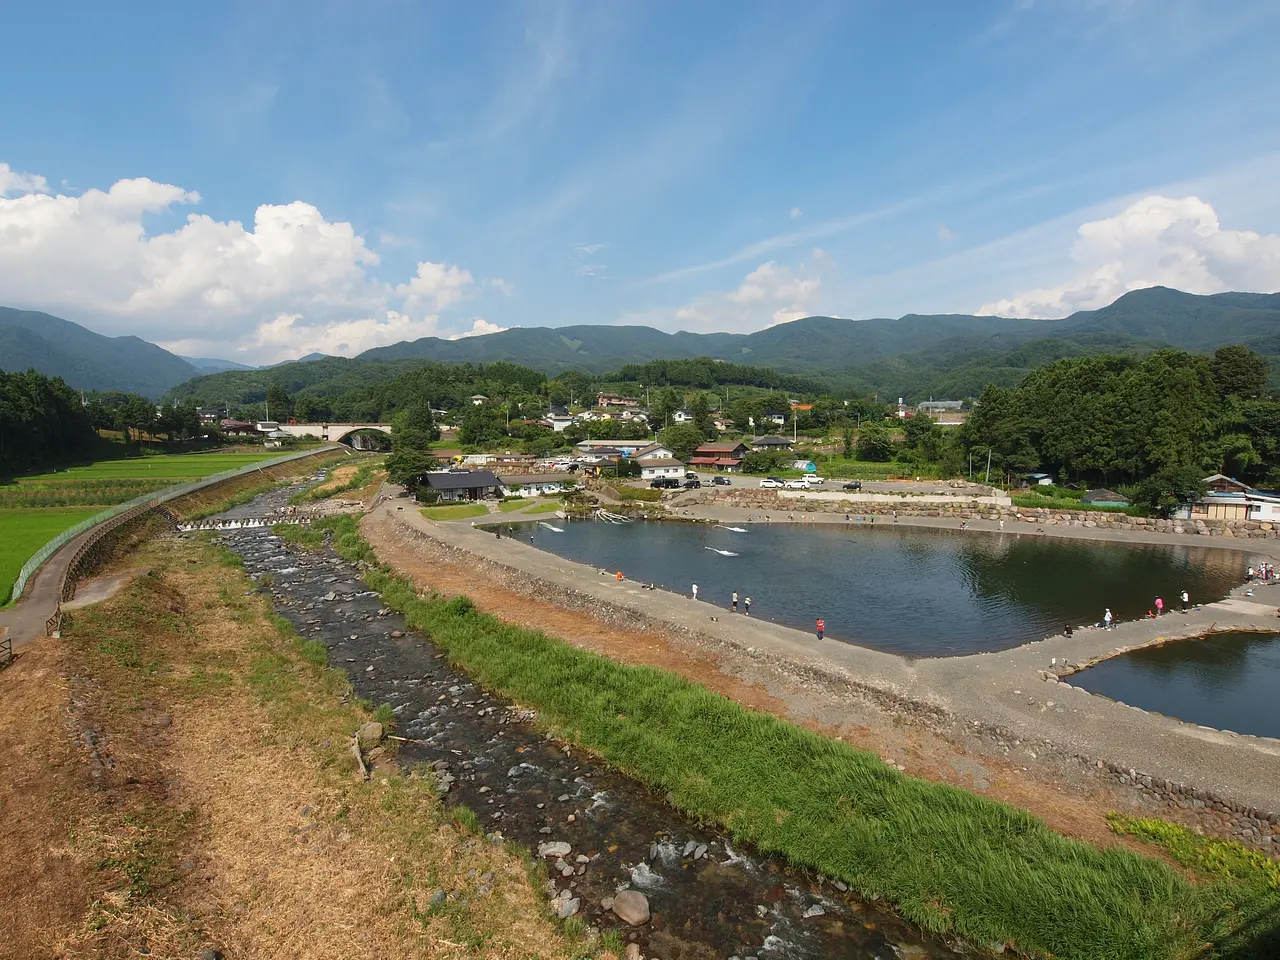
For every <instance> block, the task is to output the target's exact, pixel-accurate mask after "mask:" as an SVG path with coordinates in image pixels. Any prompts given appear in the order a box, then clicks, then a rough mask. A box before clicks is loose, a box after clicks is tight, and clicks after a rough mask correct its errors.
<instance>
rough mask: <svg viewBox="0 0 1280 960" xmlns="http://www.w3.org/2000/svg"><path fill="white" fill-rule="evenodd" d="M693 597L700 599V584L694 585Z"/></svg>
mask: <svg viewBox="0 0 1280 960" xmlns="http://www.w3.org/2000/svg"><path fill="white" fill-rule="evenodd" d="M693 599H695V600H697V599H698V585H697V584H696V583H695V584H694V585H693Z"/></svg>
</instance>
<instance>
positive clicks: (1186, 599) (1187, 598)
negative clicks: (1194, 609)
mask: <svg viewBox="0 0 1280 960" xmlns="http://www.w3.org/2000/svg"><path fill="white" fill-rule="evenodd" d="M1190 602H1191V595H1190V594H1189V593H1187V591H1185V590H1183V591H1182V612H1183V613H1186V612H1187V604H1189V603H1190Z"/></svg>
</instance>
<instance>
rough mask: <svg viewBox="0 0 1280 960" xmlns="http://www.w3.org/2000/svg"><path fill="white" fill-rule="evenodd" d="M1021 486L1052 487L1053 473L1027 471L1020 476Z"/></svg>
mask: <svg viewBox="0 0 1280 960" xmlns="http://www.w3.org/2000/svg"><path fill="white" fill-rule="evenodd" d="M1018 486H1020V487H1052V486H1053V475H1052V474H1048V473H1026V474H1023V475H1022V476H1021V477H1019V478H1018Z"/></svg>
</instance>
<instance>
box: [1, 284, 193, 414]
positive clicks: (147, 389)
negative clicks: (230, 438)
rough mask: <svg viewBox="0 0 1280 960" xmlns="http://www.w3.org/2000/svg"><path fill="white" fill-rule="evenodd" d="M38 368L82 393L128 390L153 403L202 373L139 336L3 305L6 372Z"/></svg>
mask: <svg viewBox="0 0 1280 960" xmlns="http://www.w3.org/2000/svg"><path fill="white" fill-rule="evenodd" d="M32 368H34V369H36V370H38V371H39V372H40V373H43V374H45V375H47V376H51V377H61V378H62V379H63V380H65V381H66V382H67V384H68V385H69V386H71V387H73V388H75V389H77V390H122V391H124V392H126V393H141V394H143V395H144V396H147V397H151V398H153V399H154V398H157V397H160V396H161V395H162V394H164V392H165V391H166V390H168V389H169V388H170V387H173V386H174V385H176V384H179V383H181V382H182V381H184V380H186V379H188V378H190V377H192V376H194V375H195V374H196V373H197V372H198V371H197V370H196V368H195V367H194V366H192V365H191V364H190V363H187V361H185V360H183V359H182V358H181V357H177V356H174V355H173V354H172V353H170V352H169V351H168V350H164V349H161V348H160V347H157V346H156V345H155V344H154V343H148V342H147V341H146V340H140V339H139V338H137V337H104V336H102V335H101V334H98V333H94V332H93V331H92V330H88V329H86V328H84V327H82V326H80V325H79V324H78V323H72V322H71V321H70V320H63V319H61V318H60V317H54V316H50V315H49V314H47V313H39V312H37V311H34V310H14V309H12V308H10V307H0V370H4V371H5V372H8V373H16V372H18V371H23V370H28V369H32Z"/></svg>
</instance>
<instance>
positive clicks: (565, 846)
mask: <svg viewBox="0 0 1280 960" xmlns="http://www.w3.org/2000/svg"><path fill="white" fill-rule="evenodd" d="M571 850H573V844H570V843H566V842H565V841H564V840H553V841H551V842H550V843H540V844H538V856H540V857H543V858H544V859H545V858H549V857H560V858H564V857H567V856H568V855H569V853H570V851H571Z"/></svg>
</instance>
